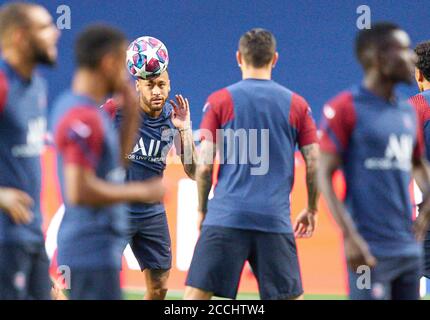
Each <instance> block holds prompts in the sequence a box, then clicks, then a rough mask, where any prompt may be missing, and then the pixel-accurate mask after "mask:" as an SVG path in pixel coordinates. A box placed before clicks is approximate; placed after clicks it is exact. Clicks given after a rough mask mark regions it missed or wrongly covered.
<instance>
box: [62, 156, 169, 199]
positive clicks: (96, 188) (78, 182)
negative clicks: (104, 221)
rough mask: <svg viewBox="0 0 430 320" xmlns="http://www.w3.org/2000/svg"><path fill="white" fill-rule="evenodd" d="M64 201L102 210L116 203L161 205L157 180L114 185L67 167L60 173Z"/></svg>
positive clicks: (73, 167) (85, 172)
mask: <svg viewBox="0 0 430 320" xmlns="http://www.w3.org/2000/svg"><path fill="white" fill-rule="evenodd" d="M64 171H65V172H64V174H65V183H66V196H67V200H68V202H69V203H70V204H72V205H86V206H95V207H97V206H106V205H111V204H115V203H120V202H141V203H153V202H158V201H161V199H162V197H163V194H164V188H163V186H162V183H161V179H154V180H151V181H146V182H130V183H126V184H114V183H110V182H106V181H105V180H103V179H100V178H98V177H97V176H96V174H95V172H94V171H93V170H91V169H86V168H84V167H82V166H79V165H75V164H67V165H66V167H65V170H64Z"/></svg>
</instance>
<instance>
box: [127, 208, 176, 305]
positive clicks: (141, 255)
mask: <svg viewBox="0 0 430 320" xmlns="http://www.w3.org/2000/svg"><path fill="white" fill-rule="evenodd" d="M132 221H133V223H134V224H135V225H136V226H137V232H136V234H135V235H134V236H133V238H132V240H131V241H130V246H131V249H132V251H133V254H134V255H135V257H136V259H137V261H138V262H139V265H140V268H141V270H142V271H144V273H145V278H146V287H147V292H146V293H145V298H144V299H145V300H164V299H165V297H166V294H167V290H168V288H167V282H168V279H169V274H170V269H171V267H172V252H171V240H170V233H169V227H168V224H167V216H166V214H165V213H162V214H159V215H156V216H153V217H149V218H136V219H132Z"/></svg>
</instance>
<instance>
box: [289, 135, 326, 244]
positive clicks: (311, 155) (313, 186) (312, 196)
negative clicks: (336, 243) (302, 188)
mask: <svg viewBox="0 0 430 320" xmlns="http://www.w3.org/2000/svg"><path fill="white" fill-rule="evenodd" d="M300 151H301V153H302V156H303V159H304V160H305V163H306V186H307V192H308V206H307V208H306V209H304V210H303V211H302V212H301V213H300V214H299V215H298V216H297V219H296V221H295V224H294V232H295V236H296V237H297V238H310V237H311V236H312V235H313V232H314V230H315V227H316V213H317V211H318V199H319V191H318V180H317V178H318V177H317V172H318V161H319V154H320V151H319V145H318V144H317V143H313V144H309V145H306V146H304V147H302V148H301V149H300Z"/></svg>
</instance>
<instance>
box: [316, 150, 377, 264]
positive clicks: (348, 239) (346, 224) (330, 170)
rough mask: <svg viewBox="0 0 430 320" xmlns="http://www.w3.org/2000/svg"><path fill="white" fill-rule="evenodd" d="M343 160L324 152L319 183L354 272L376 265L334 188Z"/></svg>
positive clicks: (320, 165)
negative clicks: (360, 267)
mask: <svg viewBox="0 0 430 320" xmlns="http://www.w3.org/2000/svg"><path fill="white" fill-rule="evenodd" d="M341 162H342V161H341V158H340V156H339V155H337V154H333V153H326V152H322V153H321V157H320V163H319V169H318V183H319V187H320V190H321V192H322V194H323V195H324V197H325V199H326V201H327V204H328V207H329V209H330V212H331V214H332V215H333V217H334V219H335V220H336V223H337V224H338V226H339V227H340V229H341V231H342V233H343V238H344V244H345V255H346V259H347V262H348V264H349V266H350V267H351V268H353V270H356V269H357V268H358V267H359V266H361V265H368V266H370V267H372V266H374V265H375V264H376V259H375V257H374V256H373V255H372V254H371V253H370V250H369V247H368V245H367V243H366V241H365V240H364V239H363V238H362V237H361V236H360V234H359V233H358V232H357V229H356V227H355V225H354V222H353V221H352V219H351V217H350V216H349V214H348V213H347V212H346V209H345V207H344V205H343V203H342V202H341V201H340V200H339V199H338V197H337V195H336V193H335V191H334V187H333V182H332V181H333V174H334V173H335V171H336V170H337V169H338V168H339V167H340V165H341Z"/></svg>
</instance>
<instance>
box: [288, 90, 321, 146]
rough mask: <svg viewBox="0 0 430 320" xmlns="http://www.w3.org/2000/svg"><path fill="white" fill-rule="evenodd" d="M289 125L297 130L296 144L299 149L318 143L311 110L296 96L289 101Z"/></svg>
mask: <svg viewBox="0 0 430 320" xmlns="http://www.w3.org/2000/svg"><path fill="white" fill-rule="evenodd" d="M290 124H291V125H292V126H293V128H295V129H296V130H297V143H298V144H299V147H300V148H301V147H304V146H306V145H309V144H312V143H318V138H317V128H316V125H315V121H314V119H313V118H312V110H311V108H310V106H309V104H308V103H307V102H306V100H305V99H304V98H303V97H301V96H299V95H297V94H293V96H292V99H291V110H290Z"/></svg>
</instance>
